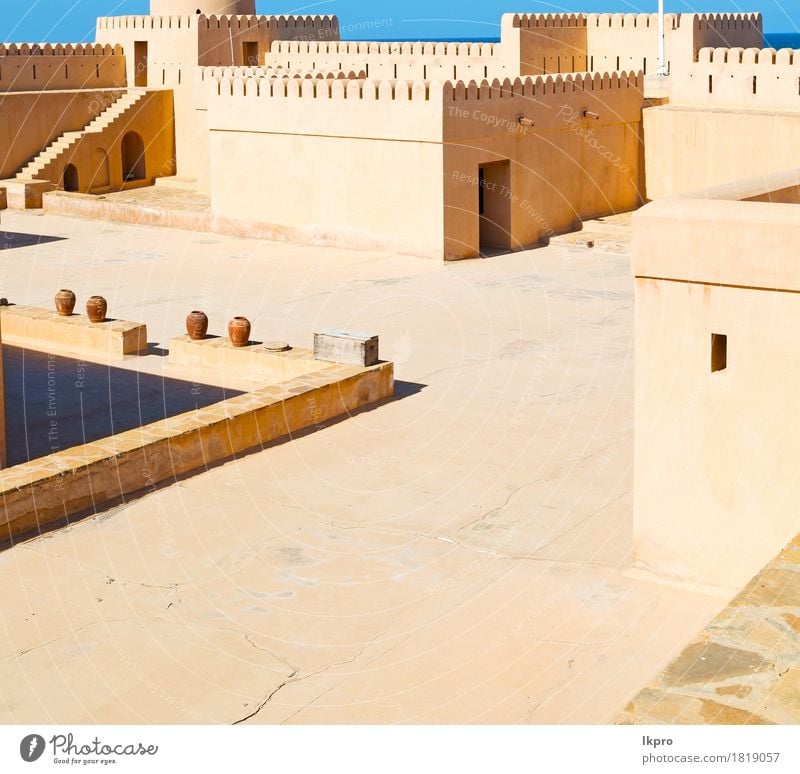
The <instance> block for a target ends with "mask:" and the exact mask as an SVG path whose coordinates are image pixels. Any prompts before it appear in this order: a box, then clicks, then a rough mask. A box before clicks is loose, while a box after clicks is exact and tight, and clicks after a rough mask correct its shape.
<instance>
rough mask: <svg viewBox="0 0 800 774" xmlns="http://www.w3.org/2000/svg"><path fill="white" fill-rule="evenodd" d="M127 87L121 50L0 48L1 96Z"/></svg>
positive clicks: (89, 46)
mask: <svg viewBox="0 0 800 774" xmlns="http://www.w3.org/2000/svg"><path fill="white" fill-rule="evenodd" d="M124 85H125V57H124V54H123V50H122V48H121V47H120V46H112V45H99V44H86V45H82V44H77V45H72V44H67V45H61V44H57V45H50V44H49V43H45V44H41V45H40V44H38V43H33V44H31V43H21V44H15V43H11V44H8V45H3V44H0V92H12V91H55V90H63V89H103V88H109V87H120V86H124Z"/></svg>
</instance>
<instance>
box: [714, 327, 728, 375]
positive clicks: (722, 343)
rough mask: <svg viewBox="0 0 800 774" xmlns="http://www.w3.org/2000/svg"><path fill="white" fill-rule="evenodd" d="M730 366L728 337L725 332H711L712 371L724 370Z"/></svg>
mask: <svg viewBox="0 0 800 774" xmlns="http://www.w3.org/2000/svg"><path fill="white" fill-rule="evenodd" d="M727 367H728V337H727V336H726V335H725V334H723V333H712V334H711V371H712V373H713V372H714V371H724V370H725V369H726V368H727Z"/></svg>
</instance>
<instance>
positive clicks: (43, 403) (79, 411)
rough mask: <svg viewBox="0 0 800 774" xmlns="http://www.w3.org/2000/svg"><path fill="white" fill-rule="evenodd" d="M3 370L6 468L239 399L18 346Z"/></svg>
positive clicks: (8, 351) (6, 355)
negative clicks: (229, 399)
mask: <svg viewBox="0 0 800 774" xmlns="http://www.w3.org/2000/svg"><path fill="white" fill-rule="evenodd" d="M3 364H4V366H5V401H6V443H7V447H8V464H9V465H18V464H20V463H22V462H28V461H30V460H32V459H36V458H37V457H42V456H44V455H45V454H50V453H51V452H57V451H62V450H64V449H67V448H69V447H70V446H77V445H79V444H84V443H90V442H91V441H96V440H98V439H100V438H105V437H107V436H109V435H113V434H115V433H122V432H124V431H126V430H131V429H133V428H135V427H139V426H141V425H147V424H150V423H151V422H156V421H158V420H160V419H166V418H167V417H172V416H175V415H176V414H182V413H184V412H186V411H192V410H193V409H197V408H204V407H205V406H210V405H211V404H212V403H217V402H219V401H221V400H225V399H227V398H232V397H234V396H236V395H241V394H242V393H241V392H240V391H236V390H225V389H223V388H221V387H213V386H210V385H207V384H199V383H193V382H187V381H182V380H180V379H170V378H166V377H163V376H157V375H154V374H143V373H139V372H137V371H130V370H127V369H124V368H115V367H113V366H107V365H99V364H97V363H88V362H84V361H82V360H78V359H75V358H71V357H57V356H55V355H48V354H46V353H44V352H37V351H35V350H30V349H21V348H19V347H11V346H5V347H4V348H3Z"/></svg>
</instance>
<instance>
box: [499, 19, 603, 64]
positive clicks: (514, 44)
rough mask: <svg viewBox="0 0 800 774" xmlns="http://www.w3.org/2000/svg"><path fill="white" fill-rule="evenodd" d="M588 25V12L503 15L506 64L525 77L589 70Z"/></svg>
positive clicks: (501, 36)
mask: <svg viewBox="0 0 800 774" xmlns="http://www.w3.org/2000/svg"><path fill="white" fill-rule="evenodd" d="M586 25H587V17H586V15H585V14H518V13H506V14H503V17H502V19H501V21H500V41H501V43H500V45H501V47H502V55H503V57H504V59H505V60H506V66H507V67H508V68H509V70H510V71H511V72H512V73H514V74H518V75H523V76H526V75H539V74H546V73H568V72H579V71H585V70H588V69H589V68H588V65H587V58H586V56H587V26H586Z"/></svg>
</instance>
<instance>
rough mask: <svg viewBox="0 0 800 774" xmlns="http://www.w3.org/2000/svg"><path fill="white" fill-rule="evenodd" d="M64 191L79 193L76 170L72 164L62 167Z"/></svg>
mask: <svg viewBox="0 0 800 774" xmlns="http://www.w3.org/2000/svg"><path fill="white" fill-rule="evenodd" d="M64 190H65V191H79V190H80V183H79V181H78V168H77V167H76V166H75V165H74V164H67V166H66V167H64Z"/></svg>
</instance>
